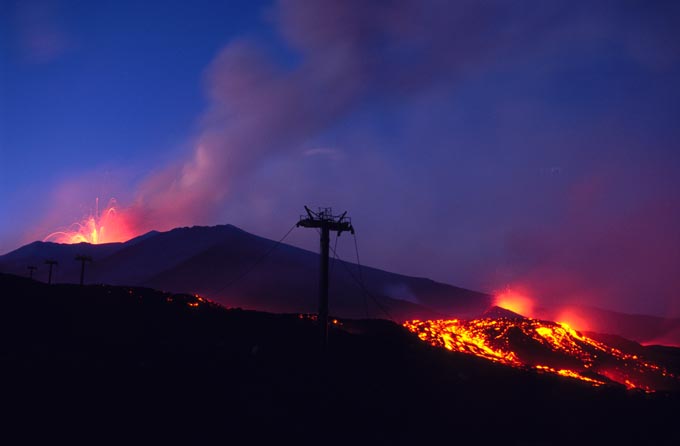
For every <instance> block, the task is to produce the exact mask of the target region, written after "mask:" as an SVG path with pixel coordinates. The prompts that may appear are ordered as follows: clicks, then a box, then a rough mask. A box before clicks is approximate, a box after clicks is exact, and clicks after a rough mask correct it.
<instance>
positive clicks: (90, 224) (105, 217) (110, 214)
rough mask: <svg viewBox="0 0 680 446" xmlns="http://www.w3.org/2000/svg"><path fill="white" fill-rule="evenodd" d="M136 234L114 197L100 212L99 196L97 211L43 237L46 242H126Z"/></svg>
mask: <svg viewBox="0 0 680 446" xmlns="http://www.w3.org/2000/svg"><path fill="white" fill-rule="evenodd" d="M134 236H135V234H134V233H133V231H132V229H131V228H130V224H129V222H128V221H127V218H126V216H125V215H124V214H123V213H121V212H120V211H119V209H118V208H117V203H116V200H115V199H114V198H112V199H110V200H109V202H108V204H107V205H106V208H105V209H104V210H103V211H102V212H101V213H100V211H99V198H97V199H96V200H95V211H94V212H90V214H89V215H87V216H85V217H83V219H82V220H80V221H78V222H75V223H73V224H71V225H70V226H69V227H68V228H66V229H63V230H61V231H55V232H52V233H51V234H49V235H48V236H47V237H45V238H44V239H43V241H44V242H48V241H49V242H56V243H66V244H73V243H91V244H93V245H97V244H100V243H114V242H125V241H127V240H129V239H131V238H132V237H134Z"/></svg>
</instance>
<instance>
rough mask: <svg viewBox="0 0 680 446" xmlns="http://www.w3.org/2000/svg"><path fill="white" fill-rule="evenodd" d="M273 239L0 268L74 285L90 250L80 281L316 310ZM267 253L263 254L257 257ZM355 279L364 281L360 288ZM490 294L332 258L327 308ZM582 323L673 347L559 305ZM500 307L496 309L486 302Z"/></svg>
mask: <svg viewBox="0 0 680 446" xmlns="http://www.w3.org/2000/svg"><path fill="white" fill-rule="evenodd" d="M275 245H276V243H275V242H274V241H272V240H268V239H265V238H262V237H258V236H255V235H253V234H250V233H248V232H245V231H243V230H241V229H239V228H236V227H235V226H231V225H221V226H213V227H201V226H194V227H191V228H177V229H173V230H171V231H168V232H156V231H152V232H150V233H148V234H144V235H142V236H140V237H137V238H135V239H132V240H130V241H128V242H125V243H111V244H104V245H90V244H86V243H81V244H76V245H62V244H56V243H43V242H34V243H31V244H29V245H26V246H24V247H21V248H19V249H17V250H15V251H13V252H10V253H8V254H5V255H3V256H0V272H9V273H13V274H17V275H27V273H28V271H27V269H26V268H27V266H28V265H35V266H37V267H38V270H37V271H36V272H35V274H34V277H35V278H36V279H38V280H42V281H46V280H47V266H46V265H45V264H44V261H45V260H46V259H48V258H50V259H55V260H57V261H59V265H58V267H57V268H56V269H55V271H54V281H55V282H57V283H78V281H79V275H80V264H79V263H78V262H76V261H75V260H74V257H75V256H76V255H77V254H85V255H89V256H91V257H92V258H93V260H94V261H93V262H92V263H91V264H88V265H86V274H85V281H86V283H104V284H112V285H127V286H146V287H153V288H156V289H162V290H168V291H173V292H185V293H190V294H193V293H198V294H201V295H204V296H206V297H209V298H211V299H213V300H215V301H217V302H220V303H222V304H224V305H226V306H234V307H242V308H247V309H253V310H262V311H272V312H314V311H316V309H317V295H318V263H319V257H318V254H317V253H314V252H310V251H306V250H303V249H299V248H296V247H293V246H290V245H286V244H280V245H278V246H277V247H276V249H274V250H273V251H272V248H273V247H274V246H275ZM267 253H270V254H269V255H267ZM360 278H361V279H362V281H363V284H364V286H365V289H366V290H367V291H368V293H365V292H364V289H362V287H361V286H360V284H359V282H360V280H359V279H360ZM491 302H492V298H491V296H489V295H487V294H484V293H479V292H475V291H470V290H466V289H463V288H458V287H455V286H451V285H448V284H443V283H438V282H435V281H432V280H429V279H425V278H416V277H408V276H403V275H399V274H394V273H390V272H387V271H382V270H379V269H375V268H370V267H363V268H362V269H361V271H360V270H359V267H358V266H357V265H355V264H352V263H346V262H340V261H333V267H332V268H331V277H330V311H331V314H333V315H335V316H338V317H352V318H361V317H367V315H368V317H381V318H384V317H387V314H389V315H390V316H391V317H392V318H394V319H396V320H409V319H435V318H452V317H459V318H460V317H462V318H469V317H479V316H481V315H482V314H483V313H484V312H485V311H487V310H488V309H489V307H490V306H491ZM567 309H568V310H569V311H570V312H571V313H573V314H574V315H577V316H578V315H581V316H582V317H583V318H584V319H585V320H587V321H589V322H591V323H592V324H593V326H592V327H591V330H594V331H598V332H601V333H608V334H612V335H619V336H623V337H625V338H627V339H631V340H634V341H636V342H640V343H644V344H666V345H680V320H678V319H668V318H661V317H656V316H646V315H629V314H622V313H617V312H614V311H609V310H602V309H598V308H592V307H568V308H567ZM564 310H565V308H564V307H560V308H555V309H546V310H545V313H544V314H541V315H540V317H542V318H544V319H548V320H555V319H558V318H559V315H560V314H561V312H562V311H564ZM496 311H500V310H496Z"/></svg>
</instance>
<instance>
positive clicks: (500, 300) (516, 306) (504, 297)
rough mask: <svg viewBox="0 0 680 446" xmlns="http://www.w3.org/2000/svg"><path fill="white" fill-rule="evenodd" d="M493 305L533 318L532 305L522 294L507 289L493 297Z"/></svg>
mask: <svg viewBox="0 0 680 446" xmlns="http://www.w3.org/2000/svg"><path fill="white" fill-rule="evenodd" d="M494 305H496V306H498V307H501V308H505V309H506V310H510V311H512V312H513V313H517V314H520V315H522V316H526V317H533V316H534V303H533V301H532V300H531V299H530V298H529V297H527V296H526V295H525V294H524V293H520V292H518V291H515V290H511V289H507V290H505V291H503V292H501V293H499V294H497V295H496V296H494Z"/></svg>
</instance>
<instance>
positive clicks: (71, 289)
mask: <svg viewBox="0 0 680 446" xmlns="http://www.w3.org/2000/svg"><path fill="white" fill-rule="evenodd" d="M0 291H1V292H0V305H2V308H3V311H2V312H0V367H2V370H3V379H2V386H3V387H2V392H3V398H2V402H1V403H0V404H2V409H3V413H4V414H5V415H4V416H3V418H2V421H1V422H0V423H2V428H3V435H5V436H6V437H8V438H20V439H21V440H22V442H23V443H28V444H32V443H35V442H44V441H45V440H49V441H50V442H54V443H59V442H62V441H67V442H68V443H69V444H74V443H87V444H93V443H95V444H100V443H108V442H114V443H121V442H125V443H138V442H153V443H154V444H158V443H164V442H167V441H171V442H172V443H173V444H176V443H178V442H182V443H192V444H217V443H219V444H225V443H226V444H231V443H241V444H243V443H247V444H265V443H267V444H271V442H272V441H276V442H279V443H286V444H290V443H295V444H301V443H302V444H304V443H308V442H309V443H312V442H315V443H316V442H318V441H319V439H320V438H322V439H323V442H324V443H330V444H348V443H351V444H414V443H417V444H421V443H422V442H433V441H439V442H441V441H445V442H451V443H452V444H458V443H470V442H472V441H474V442H475V443H476V444H501V443H502V444H508V445H527V444H533V445H537V444H541V445H553V444H565V445H573V444H643V443H647V444H649V443H654V444H675V441H676V440H677V433H676V431H675V423H674V421H675V417H676V414H677V409H678V408H679V404H680V400H679V399H678V395H676V394H649V395H645V394H641V393H637V392H630V391H624V390H622V389H620V388H619V387H602V388H592V387H590V386H588V385H583V384H582V383H580V382H575V381H573V380H569V379H563V378H560V377H553V376H547V375H539V374H536V373H530V372H524V371H521V370H517V369H511V368H507V367H504V366H500V365H497V364H493V363H490V362H488V361H485V360H481V359H479V358H474V357H470V356H466V355H461V354H456V353H451V352H448V351H445V350H442V349H436V348H432V347H430V346H428V345H427V344H425V343H423V342H421V341H420V340H418V339H417V337H416V336H415V335H412V334H410V333H408V332H407V331H406V330H405V329H403V328H402V327H400V326H398V325H395V324H392V323H390V322H387V321H380V320H364V321H356V320H354V321H353V320H345V321H341V323H342V324H341V325H338V326H334V327H333V329H332V330H331V332H330V351H329V354H328V356H326V357H325V359H324V358H323V357H321V356H320V355H319V353H318V349H317V342H316V334H317V329H316V326H315V322H314V321H312V320H309V319H306V318H300V317H298V316H297V315H294V314H292V315H290V314H289V315H276V314H268V313H258V312H250V311H240V310H226V309H224V308H221V307H219V306H215V305H211V304H210V303H209V302H206V301H201V300H199V299H196V298H195V297H193V296H191V295H177V294H170V293H162V292H158V291H154V290H150V289H143V288H127V287H111V286H94V285H92V286H85V287H78V286H74V285H56V286H47V285H44V284H41V283H38V282H31V281H28V280H27V279H22V278H18V277H14V276H8V275H2V274H0Z"/></svg>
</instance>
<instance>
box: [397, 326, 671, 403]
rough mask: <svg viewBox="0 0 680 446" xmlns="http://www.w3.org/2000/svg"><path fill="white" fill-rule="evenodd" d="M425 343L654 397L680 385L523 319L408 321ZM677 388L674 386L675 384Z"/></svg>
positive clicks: (625, 356)
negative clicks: (647, 393) (655, 391)
mask: <svg viewBox="0 0 680 446" xmlns="http://www.w3.org/2000/svg"><path fill="white" fill-rule="evenodd" d="M403 325H404V327H406V328H407V329H409V330H410V331H412V332H413V333H415V334H416V335H417V336H418V337H419V338H420V339H421V340H423V341H425V342H427V343H429V344H431V345H434V346H437V347H443V348H445V349H447V350H451V351H457V352H460V353H465V354H469V355H474V356H478V357H481V358H484V359H487V360H489V361H493V362H497V363H500V364H503V365H507V366H511V367H515V368H523V369H530V370H534V371H536V372H538V373H549V374H555V375H558V376H563V377H567V378H572V379H578V380H581V381H584V382H586V383H589V384H590V385H593V386H602V385H605V384H613V383H619V384H622V385H624V386H625V387H626V388H628V389H634V388H637V389H641V390H644V391H647V392H652V391H654V390H656V389H658V388H664V386H667V385H671V386H677V385H678V382H677V381H678V377H677V376H675V375H673V374H671V373H669V372H668V371H667V370H666V369H664V368H663V367H661V366H659V365H657V364H654V363H653V362H651V361H648V360H645V359H643V358H641V357H639V356H638V355H637V354H630V353H626V352H624V351H622V350H620V349H618V348H615V347H611V346H609V345H606V344H604V343H602V342H599V341H596V340H594V339H592V338H589V337H587V336H584V335H583V334H582V333H580V332H578V331H576V330H574V329H573V328H572V327H570V326H569V325H568V324H565V323H558V322H551V321H543V320H538V319H530V318H522V319H509V318H497V319H494V318H484V319H472V320H460V319H452V320H429V321H420V320H413V321H407V322H405V323H404V324H403ZM669 383H671V384H669Z"/></svg>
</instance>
